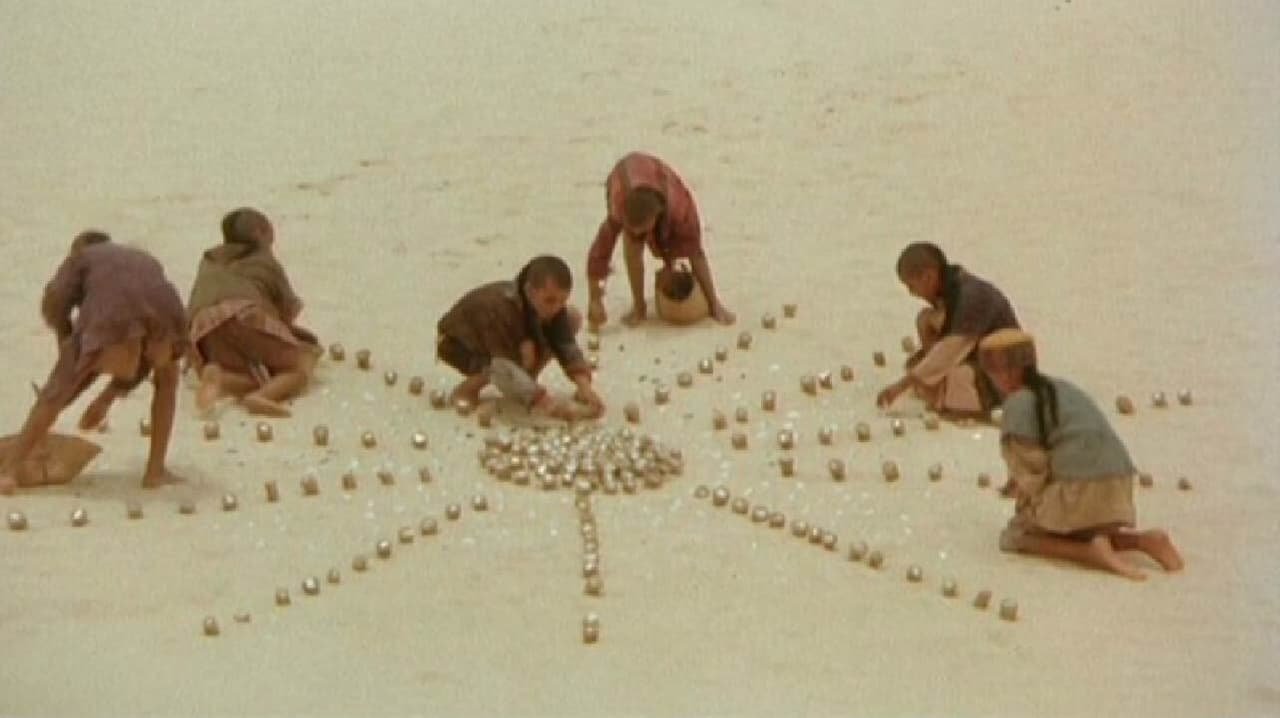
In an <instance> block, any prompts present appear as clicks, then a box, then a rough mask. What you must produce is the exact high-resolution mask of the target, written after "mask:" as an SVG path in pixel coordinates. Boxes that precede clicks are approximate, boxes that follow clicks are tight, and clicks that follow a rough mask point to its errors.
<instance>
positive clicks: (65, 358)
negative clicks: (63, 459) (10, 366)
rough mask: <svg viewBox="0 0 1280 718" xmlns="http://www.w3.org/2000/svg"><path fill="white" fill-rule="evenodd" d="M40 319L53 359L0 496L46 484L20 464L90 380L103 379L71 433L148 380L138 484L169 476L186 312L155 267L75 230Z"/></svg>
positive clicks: (150, 260) (91, 424) (2, 473)
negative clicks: (51, 341)
mask: <svg viewBox="0 0 1280 718" xmlns="http://www.w3.org/2000/svg"><path fill="white" fill-rule="evenodd" d="M41 313H42V314H43V315H44V320H45V323H46V324H48V325H49V328H51V329H52V330H53V331H54V333H55V334H56V335H57V338H58V360H57V362H56V363H55V364H54V367H53V370H52V371H51V372H50V373H49V378H48V379H47V380H46V381H45V384H44V386H43V387H41V388H40V389H39V391H38V392H37V396H36V402H35V405H34V406H33V407H32V408H31V411H30V413H29V414H28V416H27V420H26V423H25V424H24V425H23V427H22V431H21V433H20V434H19V435H18V438H17V441H16V442H15V443H14V445H13V447H12V451H11V452H10V454H9V456H8V461H7V463H6V464H5V465H4V466H0V494H8V493H12V492H13V491H14V489H16V488H17V487H19V486H21V487H33V486H41V485H45V484H47V483H51V482H52V479H51V478H50V477H48V476H45V475H43V474H42V473H41V470H40V468H39V467H37V466H34V465H33V462H32V461H30V459H31V458H32V453H33V451H34V450H35V448H36V446H37V445H38V444H39V443H40V442H41V441H43V440H44V439H45V437H46V436H47V435H48V434H49V430H50V429H51V428H52V427H53V424H54V422H56V421H57V419H58V415H59V414H61V413H62V411H63V410H64V409H66V408H67V407H68V406H70V405H71V404H72V402H74V401H75V400H76V399H77V398H79V397H80V395H81V394H83V393H84V391H85V390H86V389H88V388H89V387H90V386H91V385H92V384H93V382H94V380H95V379H97V378H98V375H99V374H107V375H109V376H110V377H111V382H110V383H109V384H108V385H107V386H106V387H104V388H103V390H102V392H101V393H99V394H98V396H97V397H95V398H94V400H93V401H92V402H91V403H90V404H89V406H88V407H87V408H86V409H85V412H84V414H83V415H82V416H81V417H80V422H79V427H80V429H81V430H84V431H88V430H90V429H93V428H96V427H98V426H99V425H101V424H102V422H103V421H104V420H105V419H106V418H107V413H108V412H109V411H110V409H111V405H112V404H113V403H114V402H115V401H116V399H119V398H121V397H123V396H125V395H127V394H128V393H129V392H130V391H132V390H133V389H134V388H136V387H137V386H138V385H139V384H141V383H142V382H143V381H145V380H146V379H147V378H148V377H150V378H151V382H152V384H153V386H154V387H155V391H154V393H153V394H152V396H151V424H152V429H151V446H150V451H149V453H148V456H147V466H146V470H145V473H144V474H143V476H142V485H143V486H144V487H148V488H150V487H155V486H159V485H161V484H165V483H169V482H171V481H175V480H177V479H176V477H174V476H173V475H171V474H170V473H169V471H168V469H167V468H166V467H165V456H166V454H167V453H168V449H169V437H170V435H171V433H172V431H173V418H174V412H175V408H176V406H177V389H178V362H179V360H180V359H181V358H182V356H183V355H184V354H185V352H186V349H187V336H186V315H185V313H184V312H183V310H182V299H181V298H180V297H179V296H178V292H177V290H176V289H174V287H173V285H172V284H170V283H169V280H168V279H166V278H165V275H164V268H163V267H161V265H160V263H159V262H158V261H156V259H155V258H154V257H152V256H151V255H150V254H147V253H146V252H144V251H142V250H140V249H134V248H131V247H122V246H120V245H117V244H115V243H114V242H112V241H111V238H110V236H108V235H107V234H105V233H103V232H98V231H86V232H82V233H81V234H79V235H78V236H77V237H76V238H75V241H73V242H72V244H71V249H70V251H69V252H68V254H67V257H66V259H64V260H63V262H62V264H61V266H59V267H58V270H57V272H56V273H55V274H54V275H53V278H52V279H50V280H49V283H48V284H47V285H46V286H45V290H44V298H43V300H42V302H41Z"/></svg>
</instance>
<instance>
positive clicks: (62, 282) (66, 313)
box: [40, 254, 85, 338]
mask: <svg viewBox="0 0 1280 718" xmlns="http://www.w3.org/2000/svg"><path fill="white" fill-rule="evenodd" d="M84 272H85V262H84V258H83V256H82V255H79V254H76V255H72V256H70V257H67V258H66V259H65V260H63V262H62V264H61V265H60V266H59V267H58V271H57V272H56V273H54V275H53V278H52V279H50V280H49V283H48V284H46V285H45V288H44V297H43V298H42V299H41V302H40V313H41V315H42V316H43V317H44V321H45V324H47V325H49V328H50V329H52V330H53V331H54V332H56V333H57V335H58V337H59V338H62V337H65V336H67V335H69V334H71V331H72V325H71V312H72V310H74V309H75V308H76V307H77V306H79V304H80V302H81V301H83V300H84Z"/></svg>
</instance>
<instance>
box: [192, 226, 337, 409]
mask: <svg viewBox="0 0 1280 718" xmlns="http://www.w3.org/2000/svg"><path fill="white" fill-rule="evenodd" d="M222 237H223V243H222V244H221V245H218V246H217V247H214V248H212V249H210V250H208V251H206V252H205V253H204V256H203V258H202V259H201V260H200V268H199V270H198V271H197V273H196V280H195V284H194V286H192V288H191V299H190V301H189V302H188V303H187V314H188V316H189V317H190V322H191V323H190V336H191V363H192V366H194V367H195V369H196V370H197V371H198V372H200V389H199V391H198V392H197V394H196V405H197V407H198V408H199V409H200V410H201V411H208V410H209V409H210V408H212V407H213V405H214V403H215V402H216V401H217V400H218V399H219V398H221V397H222V396H225V395H232V396H238V397H240V400H241V402H242V403H243V404H244V406H245V408H247V409H248V410H249V412H250V413H253V414H264V415H267V416H280V417H284V416H289V409H288V408H286V407H285V406H284V405H283V404H282V403H281V402H283V401H285V400H287V399H291V398H293V397H295V396H297V395H298V394H299V393H301V392H302V390H303V389H304V388H306V385H307V382H308V381H309V379H310V377H311V373H312V371H313V370H314V369H315V365H316V361H317V359H318V357H319V352H320V348H319V344H318V342H317V340H316V337H315V335H313V334H312V333H311V332H309V331H307V330H306V329H303V328H302V327H299V326H298V325H297V324H295V321H296V320H297V318H298V314H299V313H301V312H302V300H301V299H299V298H298V296H297V295H296V294H294V292H293V287H292V286H291V285H290V284H289V277H288V275H286V274H285V271H284V268H283V267H281V266H280V262H279V261H278V260H277V259H276V257H275V254H274V253H272V251H271V247H272V244H273V243H274V241H275V232H274V230H273V229H272V227H271V222H270V221H269V220H268V219H267V217H266V216H265V215H263V214H262V213H261V212H259V211H257V210H254V209H249V208H241V209H237V210H234V211H232V212H230V213H228V214H227V215H226V216H225V217H223V219H222Z"/></svg>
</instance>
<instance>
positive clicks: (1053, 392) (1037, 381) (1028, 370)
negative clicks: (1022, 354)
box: [1022, 366, 1058, 449]
mask: <svg viewBox="0 0 1280 718" xmlns="http://www.w3.org/2000/svg"><path fill="white" fill-rule="evenodd" d="M1022 383H1023V384H1025V385H1026V386H1027V388H1028V389H1030V390H1031V393H1032V394H1033V395H1034V396H1035V398H1036V428H1038V429H1040V446H1042V447H1044V448H1045V449H1048V448H1049V432H1050V431H1052V430H1053V429H1054V428H1056V427H1057V426H1058V390H1057V389H1054V388H1053V382H1051V381H1049V377H1047V376H1045V375H1044V374H1041V373H1040V372H1039V370H1037V369H1036V368H1035V367H1034V366H1028V367H1024V368H1023V370H1022Z"/></svg>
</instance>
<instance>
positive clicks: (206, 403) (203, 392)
mask: <svg viewBox="0 0 1280 718" xmlns="http://www.w3.org/2000/svg"><path fill="white" fill-rule="evenodd" d="M220 398H222V369H221V368H219V367H218V366H216V365H213V364H208V365H206V366H205V368H204V370H202V371H201V372H200V388H199V389H197V390H196V409H197V410H198V411H199V412H200V413H202V414H204V413H207V412H208V411H209V410H210V409H212V408H213V405H214V404H216V403H217V401H218V399H220Z"/></svg>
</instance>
